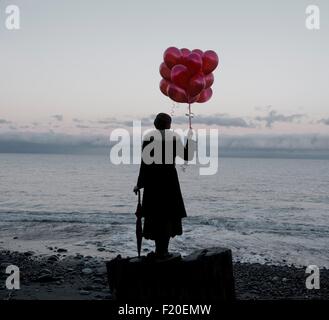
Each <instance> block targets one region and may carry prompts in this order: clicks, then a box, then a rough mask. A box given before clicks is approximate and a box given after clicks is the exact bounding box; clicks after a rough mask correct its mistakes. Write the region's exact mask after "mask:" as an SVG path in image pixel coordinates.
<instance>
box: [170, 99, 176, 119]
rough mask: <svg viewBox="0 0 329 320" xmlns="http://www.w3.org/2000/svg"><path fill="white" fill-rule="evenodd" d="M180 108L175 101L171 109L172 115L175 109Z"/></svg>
mask: <svg viewBox="0 0 329 320" xmlns="http://www.w3.org/2000/svg"><path fill="white" fill-rule="evenodd" d="M177 108H178V104H176V103H175V102H173V103H172V105H171V110H170V115H171V116H172V117H173V116H174V115H175V109H177Z"/></svg>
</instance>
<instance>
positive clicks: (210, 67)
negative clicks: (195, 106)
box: [160, 47, 218, 104]
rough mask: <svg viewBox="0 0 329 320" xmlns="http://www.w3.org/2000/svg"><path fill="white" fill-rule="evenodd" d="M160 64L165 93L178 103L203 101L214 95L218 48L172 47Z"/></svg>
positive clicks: (161, 83) (161, 86)
mask: <svg viewBox="0 0 329 320" xmlns="http://www.w3.org/2000/svg"><path fill="white" fill-rule="evenodd" d="M163 60H164V62H163V63H161V65H160V74H161V76H162V78H163V79H162V80H161V82H160V90H161V92H162V93H163V94H164V95H166V96H168V97H169V98H170V99H172V100H174V101H176V102H182V103H189V104H191V103H194V102H198V103H203V102H206V101H208V100H209V99H210V98H211V96H212V89H211V86H212V84H213V83H214V75H213V73H212V72H213V71H214V70H215V69H216V67H217V66H218V56H217V54H216V52H215V51H212V50H208V51H205V52H203V51H202V50H200V49H194V50H192V51H190V50H189V49H186V48H183V49H178V48H176V47H170V48H168V49H167V50H166V51H165V52H164V54H163Z"/></svg>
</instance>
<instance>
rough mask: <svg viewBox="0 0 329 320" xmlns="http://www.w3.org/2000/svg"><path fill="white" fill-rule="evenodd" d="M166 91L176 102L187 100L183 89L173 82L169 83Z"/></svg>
mask: <svg viewBox="0 0 329 320" xmlns="http://www.w3.org/2000/svg"><path fill="white" fill-rule="evenodd" d="M167 92H168V96H169V98H170V99H172V100H174V101H176V102H181V103H184V102H185V103H186V102H188V101H187V95H186V92H185V90H184V89H182V88H180V87H178V86H176V85H175V84H173V83H171V84H170V85H169V87H168V91H167Z"/></svg>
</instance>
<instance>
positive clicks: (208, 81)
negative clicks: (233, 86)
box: [204, 73, 214, 89]
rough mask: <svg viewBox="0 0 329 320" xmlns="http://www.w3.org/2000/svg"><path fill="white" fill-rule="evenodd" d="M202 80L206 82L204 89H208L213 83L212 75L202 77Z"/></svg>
mask: <svg viewBox="0 0 329 320" xmlns="http://www.w3.org/2000/svg"><path fill="white" fill-rule="evenodd" d="M204 79H205V81H206V86H205V88H206V89H207V88H210V87H211V86H212V84H213V83H214V75H213V73H209V74H207V75H205V76H204Z"/></svg>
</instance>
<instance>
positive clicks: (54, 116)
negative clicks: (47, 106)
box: [51, 114, 64, 121]
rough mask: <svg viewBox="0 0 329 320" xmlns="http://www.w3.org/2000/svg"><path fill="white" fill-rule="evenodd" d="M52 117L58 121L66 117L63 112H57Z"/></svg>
mask: <svg viewBox="0 0 329 320" xmlns="http://www.w3.org/2000/svg"><path fill="white" fill-rule="evenodd" d="M51 117H52V118H54V119H56V120H57V121H63V119H64V117H63V115H61V114H55V115H53V116H51Z"/></svg>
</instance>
